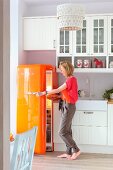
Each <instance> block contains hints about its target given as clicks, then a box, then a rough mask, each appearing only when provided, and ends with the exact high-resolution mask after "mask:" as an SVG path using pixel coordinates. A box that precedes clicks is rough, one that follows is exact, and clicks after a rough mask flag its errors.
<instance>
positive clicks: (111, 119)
mask: <svg viewBox="0 0 113 170" xmlns="http://www.w3.org/2000/svg"><path fill="white" fill-rule="evenodd" d="M108 145H113V104H108Z"/></svg>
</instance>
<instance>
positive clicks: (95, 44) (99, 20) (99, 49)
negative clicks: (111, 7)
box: [90, 16, 107, 56]
mask: <svg viewBox="0 0 113 170" xmlns="http://www.w3.org/2000/svg"><path fill="white" fill-rule="evenodd" d="M90 20H91V22H90V24H91V30H90V31H91V33H90V49H91V51H90V55H91V56H92V55H93V56H94V55H95V56H103V55H104V56H105V55H107V16H102V17H101V16H99V17H98V16H97V17H91V18H90Z"/></svg>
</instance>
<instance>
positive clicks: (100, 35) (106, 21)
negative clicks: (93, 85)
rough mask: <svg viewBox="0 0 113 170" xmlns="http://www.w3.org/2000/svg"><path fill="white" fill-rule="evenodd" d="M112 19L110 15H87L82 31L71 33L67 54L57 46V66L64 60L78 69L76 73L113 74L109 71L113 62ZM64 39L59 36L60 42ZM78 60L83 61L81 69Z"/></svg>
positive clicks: (112, 70) (111, 70)
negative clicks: (87, 64)
mask: <svg viewBox="0 0 113 170" xmlns="http://www.w3.org/2000/svg"><path fill="white" fill-rule="evenodd" d="M112 19H113V17H112V16H109V14H108V15H104V14H103V15H87V16H86V17H85V19H84V21H83V29H82V30H78V31H69V39H68V49H69V50H68V51H67V53H64V51H63V52H62V50H60V45H58V46H57V47H58V48H57V57H56V65H57V66H58V65H59V62H60V61H62V60H69V61H71V62H72V64H73V65H74V67H75V68H76V69H75V72H113V69H108V68H109V63H110V61H113V53H112V47H113V43H112V41H113V40H112V37H113V36H112V32H113V26H112V24H113V20H112ZM108 32H109V33H108ZM62 34H63V31H62ZM62 37H63V38H64V36H60V34H59V39H60V41H62ZM60 41H58V44H59V42H60ZM109 43H110V45H109ZM108 51H110V52H109V53H110V54H108ZM109 55H110V56H111V57H109ZM95 58H96V60H95ZM78 60H80V61H82V66H81V67H78V65H77V63H78ZM86 61H88V62H89V66H88V67H87V66H85V64H84V63H85V62H86Z"/></svg>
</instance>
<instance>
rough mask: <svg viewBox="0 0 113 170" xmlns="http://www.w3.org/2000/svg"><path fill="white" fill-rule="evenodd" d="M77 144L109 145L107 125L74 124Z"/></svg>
mask: <svg viewBox="0 0 113 170" xmlns="http://www.w3.org/2000/svg"><path fill="white" fill-rule="evenodd" d="M72 130H73V137H74V139H76V142H77V144H92V145H107V127H85V126H72Z"/></svg>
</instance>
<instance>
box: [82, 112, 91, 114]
mask: <svg viewBox="0 0 113 170" xmlns="http://www.w3.org/2000/svg"><path fill="white" fill-rule="evenodd" d="M84 114H93V112H84Z"/></svg>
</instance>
